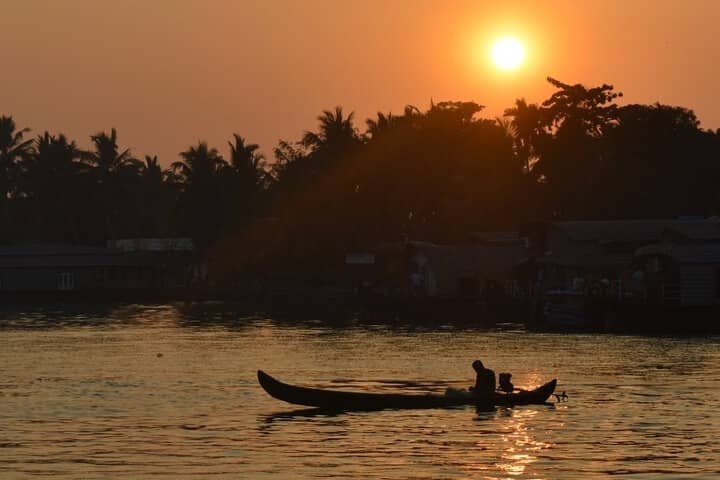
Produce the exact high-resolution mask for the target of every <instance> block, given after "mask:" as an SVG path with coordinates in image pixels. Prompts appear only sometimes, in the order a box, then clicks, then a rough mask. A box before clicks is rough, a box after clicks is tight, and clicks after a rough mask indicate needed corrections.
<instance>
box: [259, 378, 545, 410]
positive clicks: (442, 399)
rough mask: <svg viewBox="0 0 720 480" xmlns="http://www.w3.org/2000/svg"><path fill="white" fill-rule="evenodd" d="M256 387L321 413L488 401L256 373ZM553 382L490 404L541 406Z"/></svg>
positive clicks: (499, 395) (462, 395)
mask: <svg viewBox="0 0 720 480" xmlns="http://www.w3.org/2000/svg"><path fill="white" fill-rule="evenodd" d="M258 381H259V382H260V386H262V388H263V389H264V390H265V391H266V392H267V393H268V394H269V395H270V396H271V397H273V398H276V399H278V400H282V401H284V402H288V403H292V404H295V405H305V406H308V407H317V408H322V409H325V410H384V409H414V408H449V407H457V406H461V405H477V406H489V405H488V404H489V402H487V401H484V400H482V399H479V398H478V397H476V396H474V395H472V394H470V393H467V392H465V393H462V392H461V393H458V394H453V395H438V394H426V395H417V394H401V393H362V392H344V391H338V390H323V389H319V388H309V387H299V386H295V385H289V384H287V383H283V382H281V381H279V380H276V379H275V378H273V377H271V376H270V375H268V374H267V373H265V372H263V371H262V370H258ZM556 384H557V381H556V380H552V381H550V382H548V383H546V384H545V385H542V386H540V387H538V388H536V389H534V390H528V391H524V392H516V393H501V392H497V393H495V395H494V397H493V400H492V404H493V405H507V406H512V405H529V404H542V403H545V402H546V401H547V399H548V398H550V395H552V393H553V392H554V391H555V386H556Z"/></svg>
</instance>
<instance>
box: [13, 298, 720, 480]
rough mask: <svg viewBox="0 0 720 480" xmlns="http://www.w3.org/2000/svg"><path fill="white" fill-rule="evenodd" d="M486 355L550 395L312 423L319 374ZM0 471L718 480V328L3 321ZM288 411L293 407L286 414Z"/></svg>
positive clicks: (126, 309) (166, 314)
mask: <svg viewBox="0 0 720 480" xmlns="http://www.w3.org/2000/svg"><path fill="white" fill-rule="evenodd" d="M474 358H482V359H483V360H484V361H485V363H486V365H488V366H489V367H491V368H493V369H495V370H496V371H497V372H500V371H510V372H513V374H514V375H513V380H514V381H515V384H516V385H520V386H528V387H529V386H534V385H537V384H540V383H543V382H545V381H547V380H549V379H550V378H553V377H557V378H558V379H559V388H558V389H559V390H565V391H566V392H567V393H568V395H569V397H570V398H569V401H568V402H566V403H560V404H556V405H553V406H528V407H518V408H513V409H508V408H498V409H496V410H494V411H491V412H479V413H478V412H476V411H475V409H473V408H471V407H467V408H458V409H447V410H409V411H383V412H372V413H348V414H341V415H335V416H326V415H319V416H308V415H303V414H302V412H300V414H298V413H297V410H296V408H295V407H293V406H292V405H289V404H285V403H282V402H279V401H276V400H274V399H272V398H270V397H268V396H267V395H266V394H265V393H264V392H263V391H262V390H261V389H260V387H259V386H258V385H257V380H256V376H255V375H256V370H257V369H258V368H262V369H265V370H266V371H268V373H271V374H274V375H275V376H277V377H279V378H280V379H283V380H286V381H289V382H292V383H302V384H307V385H313V386H324V387H332V388H342V389H357V390H363V391H378V392H379V391H383V392H385V391H400V390H403V391H407V390H411V391H415V392H426V391H435V392H440V391H443V390H444V388H445V387H446V386H448V385H449V386H454V387H467V386H468V385H470V384H471V383H472V381H473V375H472V374H473V372H472V370H471V368H470V362H471V360H472V359H474ZM0 365H2V377H0V427H1V428H0V478H3V479H12V478H28V477H31V476H32V477H35V476H38V477H42V476H48V477H53V478H147V477H166V478H233V479H238V478H247V479H262V478H273V479H275V478H288V479H290V478H358V479H360V478H363V479H364V478H386V479H408V478H413V479H421V478H423V479H444V478H447V479H450V478H452V479H456V478H468V479H470V478H513V479H557V478H601V477H607V476H608V475H613V476H617V477H623V478H643V479H646V478H648V479H649V478H663V479H664V478H719V477H720V442H719V441H718V438H720V416H719V415H718V412H719V411H720V338H717V337H716V338H662V337H661V338H658V337H636V336H603V335H544V334H529V333H524V332H521V331H492V332H488V331H478V330H474V329H467V328H465V329H461V328H453V327H450V326H442V325H436V326H433V327H424V328H411V327H408V326H405V327H387V326H381V325H367V324H365V325H358V324H346V325H342V326H337V325H336V326H328V325H327V324H322V323H312V322H305V323H303V324H300V325H298V324H297V323H295V324H292V323H289V322H282V321H278V320H272V319H262V318H247V317H243V316H241V315H239V314H236V313H233V309H232V307H230V306H227V305H221V304H214V305H213V304H210V305H195V306H191V307H182V306H161V307H145V306H123V307H116V308H108V309H103V310H98V309H89V308H80V307H78V308H75V309H69V308H63V309H55V310H53V309H49V310H48V309H45V310H39V309H36V310H15V311H5V312H2V313H1V314H0ZM294 412H295V413H294Z"/></svg>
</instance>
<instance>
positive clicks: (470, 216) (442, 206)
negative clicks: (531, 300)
mask: <svg viewBox="0 0 720 480" xmlns="http://www.w3.org/2000/svg"><path fill="white" fill-rule="evenodd" d="M548 81H549V82H550V83H551V84H552V85H553V86H554V87H555V88H556V92H555V93H554V94H553V95H552V96H551V97H550V98H548V99H547V100H546V101H544V102H543V103H541V104H528V103H527V102H526V101H525V100H522V99H519V100H517V101H516V103H515V105H514V106H512V107H511V108H508V109H507V110H506V112H505V116H504V118H501V119H489V118H483V116H482V110H483V107H482V105H479V104H477V103H474V102H440V103H431V105H430V107H429V108H428V109H427V110H424V111H423V110H420V109H418V108H416V107H413V106H408V107H406V108H405V110H404V111H403V112H402V113H401V114H397V115H396V114H392V113H378V114H377V117H376V118H372V119H368V120H367V121H366V128H365V129H364V131H361V130H360V129H358V126H357V125H356V122H355V119H354V117H353V114H352V113H350V114H346V113H345V112H343V110H342V109H341V108H340V107H338V108H336V109H335V110H332V111H325V112H323V114H322V115H321V116H320V117H319V119H318V120H319V125H318V127H317V129H316V130H314V131H308V132H306V133H305V134H304V135H303V137H302V138H301V139H300V140H299V141H297V142H290V141H281V142H280V143H279V144H278V146H277V147H276V148H275V150H274V154H275V160H274V161H272V162H266V161H265V159H264V158H263V156H262V155H260V154H259V152H258V146H257V145H255V144H251V143H249V142H247V141H246V140H245V139H244V138H243V137H241V136H239V135H234V137H233V139H232V140H231V141H230V142H229V151H228V156H227V157H224V156H223V155H222V154H221V153H220V152H219V151H218V150H217V149H215V148H212V147H211V146H208V145H207V144H206V143H203V142H201V143H199V144H197V145H193V146H190V147H188V149H187V150H185V151H184V152H181V153H180V154H179V158H178V159H177V161H174V162H172V163H171V164H170V168H169V169H163V168H162V167H161V166H160V164H159V162H158V159H157V157H151V156H146V157H145V158H144V159H143V160H140V159H137V158H135V157H134V156H133V154H132V152H130V151H128V150H123V149H122V148H121V147H120V146H119V145H118V135H117V132H116V131H115V130H114V129H112V130H111V131H110V133H107V132H99V133H97V134H95V135H93V136H92V137H91V140H92V149H91V150H90V151H82V150H80V149H79V148H78V147H77V145H76V143H75V142H74V141H72V140H69V139H68V138H66V137H65V136H64V135H62V134H58V135H53V134H50V133H48V132H45V133H43V134H41V135H38V136H37V137H35V138H30V137H29V130H28V129H19V128H18V127H17V126H16V125H15V123H14V121H13V119H12V118H11V117H0V241H1V242H3V243H14V242H74V243H79V242H103V241H105V240H108V239H114V238H129V237H158V236H191V237H192V238H193V239H194V240H195V241H196V244H197V245H198V246H199V247H200V250H201V251H206V252H212V251H215V252H216V255H221V256H222V257H223V258H233V259H236V260H237V261H236V262H226V263H227V264H233V263H234V264H237V265H244V266H247V265H252V264H254V265H256V266H257V265H259V264H270V263H273V262H284V263H285V264H288V263H290V264H293V263H294V264H296V265H301V264H303V262H315V263H317V259H318V258H321V257H331V256H335V255H338V254H340V253H342V252H345V251H348V250H352V249H362V248H368V247H371V246H373V245H377V244H379V243H382V242H386V241H397V240H399V239H400V238H401V237H402V236H404V235H407V236H409V237H411V238H416V239H427V240H431V241H436V242H457V241H464V240H466V239H467V238H468V237H469V234H470V233H472V232H474V231H480V230H494V229H518V228H519V227H520V226H522V225H524V224H526V223H527V222H529V221H533V220H540V219H549V218H558V219H618V218H642V217H645V218H659V217H675V216H679V215H705V216H709V215H716V214H718V210H719V209H720V195H719V194H718V192H719V191H720V190H719V189H718V188H717V184H718V182H719V181H720V132H718V131H715V132H713V131H710V130H705V129H703V128H701V127H700V122H699V121H698V119H697V118H696V117H695V114H694V113H693V112H692V111H690V110H688V109H685V108H682V107H672V106H667V105H661V104H655V105H624V106H620V105H618V104H617V103H616V102H617V99H618V97H620V96H622V94H620V93H619V92H616V91H615V90H614V88H613V87H612V86H610V85H601V86H599V87H593V88H587V87H585V86H583V85H579V84H578V85H570V84H565V83H562V82H559V81H557V80H555V79H552V78H549V79H548Z"/></svg>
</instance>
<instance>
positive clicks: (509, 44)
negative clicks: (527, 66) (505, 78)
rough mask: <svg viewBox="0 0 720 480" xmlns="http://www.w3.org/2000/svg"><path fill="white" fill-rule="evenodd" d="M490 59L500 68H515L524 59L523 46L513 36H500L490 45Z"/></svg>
mask: <svg viewBox="0 0 720 480" xmlns="http://www.w3.org/2000/svg"><path fill="white" fill-rule="evenodd" d="M490 53H491V56H492V61H493V63H494V64H495V66H496V67H497V68H499V69H501V70H515V69H516V68H518V67H520V66H521V65H522V64H523V62H524V61H525V47H524V46H523V44H522V43H521V42H520V40H518V39H517V38H515V37H502V38H499V39H497V40H495V42H494V43H493V45H492V48H491V51H490Z"/></svg>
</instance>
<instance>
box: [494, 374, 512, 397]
mask: <svg viewBox="0 0 720 480" xmlns="http://www.w3.org/2000/svg"><path fill="white" fill-rule="evenodd" d="M511 378H512V373H501V374H500V375H498V380H499V384H500V385H499V387H498V388H499V390H500V391H501V392H505V393H512V392H513V390H515V385H513V384H512V382H511V381H510V379H511Z"/></svg>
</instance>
